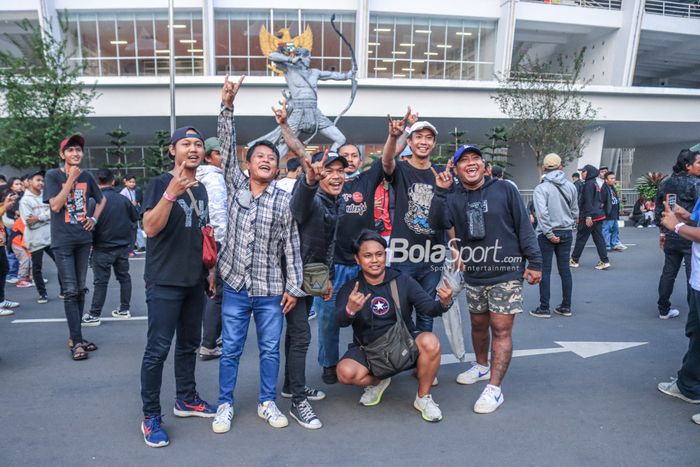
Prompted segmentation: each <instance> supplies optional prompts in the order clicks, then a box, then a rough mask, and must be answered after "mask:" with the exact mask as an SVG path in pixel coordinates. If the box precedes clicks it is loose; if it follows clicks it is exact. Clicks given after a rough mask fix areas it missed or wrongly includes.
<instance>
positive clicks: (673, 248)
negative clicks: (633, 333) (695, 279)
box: [657, 237, 691, 315]
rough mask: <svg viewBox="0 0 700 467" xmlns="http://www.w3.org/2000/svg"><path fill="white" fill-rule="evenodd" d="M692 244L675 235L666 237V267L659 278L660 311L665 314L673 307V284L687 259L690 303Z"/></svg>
mask: <svg viewBox="0 0 700 467" xmlns="http://www.w3.org/2000/svg"><path fill="white" fill-rule="evenodd" d="M690 249H691V245H690V242H688V241H686V240H679V239H677V238H673V237H666V244H665V245H664V257H665V258H664V268H663V270H662V271H661V277H660V278H659V301H658V302H657V303H658V305H659V313H661V314H662V315H665V314H667V313H668V310H670V309H671V300H670V299H671V294H672V293H673V285H674V283H675V282H676V276H677V275H678V270H679V269H680V268H681V263H682V262H683V261H684V260H685V278H686V281H685V285H686V287H687V292H686V300H687V302H688V303H690V292H691V287H690V284H689V283H688V281H689V280H690V264H691V253H690Z"/></svg>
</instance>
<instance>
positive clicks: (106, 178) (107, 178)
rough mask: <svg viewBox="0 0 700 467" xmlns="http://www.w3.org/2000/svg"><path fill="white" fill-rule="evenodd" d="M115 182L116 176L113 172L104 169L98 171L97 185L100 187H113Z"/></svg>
mask: <svg viewBox="0 0 700 467" xmlns="http://www.w3.org/2000/svg"><path fill="white" fill-rule="evenodd" d="M113 181H114V174H113V173H112V171H111V170H109V169H108V168H106V167H103V168H101V169H99V170H98V171H97V183H99V184H100V185H111V184H112V182H113Z"/></svg>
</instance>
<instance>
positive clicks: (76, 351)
mask: <svg viewBox="0 0 700 467" xmlns="http://www.w3.org/2000/svg"><path fill="white" fill-rule="evenodd" d="M70 352H71V355H72V356H73V360H76V361H77V360H85V359H86V358H88V354H87V352H86V351H85V346H84V345H83V343H82V342H78V343H77V344H75V345H74V346H73V347H71V348H70Z"/></svg>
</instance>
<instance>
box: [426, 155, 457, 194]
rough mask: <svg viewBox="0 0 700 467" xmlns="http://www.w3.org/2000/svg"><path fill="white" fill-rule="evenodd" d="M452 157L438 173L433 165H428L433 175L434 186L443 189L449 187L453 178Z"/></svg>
mask: <svg viewBox="0 0 700 467" xmlns="http://www.w3.org/2000/svg"><path fill="white" fill-rule="evenodd" d="M452 167H453V164H452V159H450V160H449V161H448V162H447V166H445V170H443V171H442V172H440V173H438V172H437V170H435V169H434V168H433V167H430V170H432V171H433V175H435V186H437V187H438V188H442V189H443V190H449V189H450V187H451V186H452V185H453V183H454V179H453V178H452Z"/></svg>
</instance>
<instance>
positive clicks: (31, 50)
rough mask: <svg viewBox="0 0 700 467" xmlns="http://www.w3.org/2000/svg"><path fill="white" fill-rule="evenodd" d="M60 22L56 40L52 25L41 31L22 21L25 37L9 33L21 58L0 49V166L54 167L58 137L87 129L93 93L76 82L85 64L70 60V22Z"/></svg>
mask: <svg viewBox="0 0 700 467" xmlns="http://www.w3.org/2000/svg"><path fill="white" fill-rule="evenodd" d="M46 23H47V24H50V22H49V21H48V20H47V21H46ZM59 25H60V29H61V31H60V32H61V34H60V38H59V39H57V38H56V36H55V35H54V31H53V27H49V29H48V30H42V28H41V27H40V26H36V25H35V24H33V23H32V22H30V21H29V20H27V19H24V20H22V21H21V22H20V23H18V26H19V27H20V28H21V29H22V30H23V31H24V32H25V33H26V34H25V40H24V41H19V40H18V39H16V38H14V37H11V36H9V35H8V36H7V39H8V40H9V41H11V42H12V43H13V44H14V45H15V46H16V47H17V48H18V49H19V50H21V51H22V53H21V56H14V55H12V54H11V53H9V52H0V88H1V89H3V91H4V93H3V96H2V97H3V99H2V100H1V101H0V111H1V112H2V113H3V114H4V115H6V117H5V118H3V119H0V133H2V135H3V144H2V145H0V164H6V165H11V166H13V167H17V168H25V167H40V168H42V169H45V168H48V167H55V166H56V165H57V164H58V162H59V160H60V159H59V157H58V152H59V143H60V141H61V140H62V139H63V138H65V137H67V136H69V135H71V134H73V133H76V132H77V131H78V130H79V129H81V128H86V127H87V116H88V115H89V114H90V113H92V110H93V109H92V104H91V102H92V101H93V99H94V98H95V97H96V96H97V92H96V91H95V86H94V84H93V85H85V84H83V83H82V82H81V81H80V80H79V77H80V76H82V74H83V71H84V66H83V65H82V64H81V63H80V62H78V61H75V62H72V61H71V60H70V59H71V57H72V56H73V54H71V53H70V52H69V51H70V50H71V48H70V47H69V40H68V38H69V34H70V32H69V30H68V25H67V22H66V21H65V19H63V18H62V17H59Z"/></svg>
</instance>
